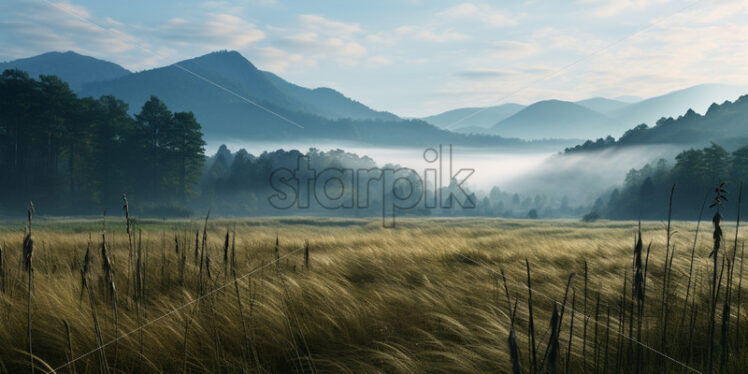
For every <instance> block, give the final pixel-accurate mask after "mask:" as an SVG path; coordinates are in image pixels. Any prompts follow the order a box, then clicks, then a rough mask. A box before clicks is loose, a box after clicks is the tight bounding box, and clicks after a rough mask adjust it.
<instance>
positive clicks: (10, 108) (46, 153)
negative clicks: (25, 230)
mask: <svg viewBox="0 0 748 374" xmlns="http://www.w3.org/2000/svg"><path fill="white" fill-rule="evenodd" d="M128 110H129V108H128V106H127V104H125V103H124V102H123V101H121V100H118V99H116V98H114V97H112V96H102V97H101V98H99V99H94V98H90V97H87V98H79V97H77V96H76V94H75V93H74V92H73V91H72V90H71V89H70V87H69V86H68V84H67V83H65V82H63V81H62V80H60V79H59V78H57V77H55V76H40V78H39V79H38V80H35V79H32V78H30V77H29V76H28V74H26V73H25V72H22V71H20V70H6V71H4V72H3V73H2V75H0V173H2V176H3V178H2V180H3V181H4V183H2V184H0V209H2V213H0V214H12V213H11V212H14V211H15V212H22V211H23V210H24V209H25V208H24V207H25V206H27V205H28V202H29V201H34V203H35V204H36V206H37V207H38V209H40V212H42V213H43V214H101V213H102V211H101V210H100V209H107V208H109V209H114V210H115V211H118V210H119V209H120V208H121V205H122V204H121V201H122V194H123V193H126V194H127V195H128V196H129V197H130V198H131V200H134V201H138V202H139V204H138V205H140V206H141V208H140V209H143V211H142V212H143V213H147V212H148V209H151V210H164V209H169V207H177V208H178V207H180V206H181V204H184V203H185V202H186V201H187V200H188V199H190V198H191V197H192V196H193V195H194V193H195V190H194V187H195V186H196V185H197V182H198V181H199V178H200V174H201V171H202V168H203V164H204V161H205V155H204V153H205V151H204V146H205V141H204V140H203V134H202V132H201V127H200V124H199V123H198V122H197V120H196V119H195V116H194V115H193V114H192V113H190V112H174V113H172V112H171V111H169V109H168V108H167V107H166V105H165V104H164V103H163V102H161V101H160V100H159V99H158V98H156V97H151V99H150V100H149V101H148V102H146V103H145V105H143V108H142V109H141V110H140V112H139V113H138V114H136V115H135V116H134V117H133V116H131V115H129V114H128Z"/></svg>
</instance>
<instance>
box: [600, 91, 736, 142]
mask: <svg viewBox="0 0 748 374" xmlns="http://www.w3.org/2000/svg"><path fill="white" fill-rule="evenodd" d="M746 92H748V88H746V87H740V86H731V85H724V84H701V85H698V86H693V87H689V88H686V89H682V90H678V91H673V92H670V93H667V94H665V95H661V96H656V97H652V98H649V99H646V100H642V101H639V102H636V103H633V104H630V105H627V106H624V107H622V108H619V109H616V110H613V111H611V112H609V113H607V114H608V115H609V116H610V117H611V118H614V119H616V120H617V121H618V122H619V123H620V124H621V126H622V127H621V128H620V129H619V131H618V133H613V134H612V135H614V136H618V135H620V134H622V133H623V132H624V131H625V130H627V129H630V128H632V127H634V126H636V125H639V124H642V123H649V124H652V123H655V121H657V120H658V119H660V118H662V117H672V116H677V115H679V114H681V113H685V112H686V111H688V110H689V109H692V110H694V111H695V112H697V113H704V112H705V111H706V110H707V108H709V106H710V105H711V104H712V103H715V102H716V103H721V102H723V101H725V100H735V99H736V98H738V97H739V96H740V95H743V94H745V93H746Z"/></svg>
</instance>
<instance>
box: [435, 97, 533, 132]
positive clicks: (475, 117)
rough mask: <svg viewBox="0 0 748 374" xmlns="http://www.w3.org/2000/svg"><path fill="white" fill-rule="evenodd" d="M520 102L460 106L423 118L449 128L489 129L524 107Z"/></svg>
mask: <svg viewBox="0 0 748 374" xmlns="http://www.w3.org/2000/svg"><path fill="white" fill-rule="evenodd" d="M524 107H525V106H524V105H520V104H513V103H508V104H502V105H497V106H492V107H487V108H460V109H454V110H450V111H446V112H444V113H440V114H435V115H433V116H428V117H424V118H422V120H424V121H426V122H428V123H431V124H434V125H436V126H438V127H441V128H443V129H447V130H457V131H460V130H459V129H462V128H474V127H475V128H484V129H488V128H490V127H491V126H493V125H495V124H496V122H499V121H501V120H503V119H505V118H508V117H509V116H511V115H513V114H515V113H517V112H519V111H520V110H522V108H524Z"/></svg>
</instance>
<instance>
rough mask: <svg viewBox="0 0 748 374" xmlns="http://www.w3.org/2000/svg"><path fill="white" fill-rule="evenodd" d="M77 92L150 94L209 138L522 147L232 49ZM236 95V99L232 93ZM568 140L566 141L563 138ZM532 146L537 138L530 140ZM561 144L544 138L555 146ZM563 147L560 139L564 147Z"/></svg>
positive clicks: (137, 103)
mask: <svg viewBox="0 0 748 374" xmlns="http://www.w3.org/2000/svg"><path fill="white" fill-rule="evenodd" d="M82 94H83V95H88V96H93V97H99V96H102V95H113V96H115V97H117V98H120V99H122V100H124V101H125V102H127V103H128V104H129V105H130V112H132V113H137V112H139V111H140V108H141V106H142V105H143V103H144V102H145V101H146V100H148V99H149V98H150V96H152V95H153V96H157V97H159V98H160V99H161V100H162V101H163V102H164V103H166V105H167V106H168V107H169V108H170V109H171V110H173V111H191V112H193V113H194V114H195V117H196V118H197V120H198V121H199V122H200V123H201V124H202V126H203V131H204V133H205V136H206V138H207V139H208V140H209V141H216V142H218V141H247V140H253V141H262V140H284V141H287V140H304V141H325V140H335V141H340V140H347V141H356V142H363V143H368V144H386V145H390V146H405V145H408V146H425V145H433V144H461V145H476V146H497V145H503V146H525V145H527V144H528V143H526V142H523V141H520V140H518V139H504V138H500V137H496V136H476V135H466V134H455V133H452V132H449V131H446V130H443V129H439V128H437V127H435V126H433V125H431V124H429V123H426V122H424V121H420V120H403V119H400V118H398V117H396V116H394V115H393V114H391V113H387V112H377V111H374V110H372V109H370V108H368V107H366V106H364V105H363V104H361V103H358V102H356V101H353V100H351V99H348V98H346V97H345V96H343V95H342V94H340V93H338V92H336V91H334V90H331V89H326V88H323V89H314V90H310V89H307V88H303V87H300V86H297V85H294V84H292V83H289V82H286V81H285V80H283V79H281V78H280V77H278V76H276V75H273V74H270V73H267V72H264V71H261V70H259V69H257V68H256V67H255V66H254V65H252V63H251V62H250V61H248V60H247V59H245V58H244V57H243V56H242V55H240V54H239V53H237V52H229V51H222V52H214V53H210V54H207V55H204V56H200V57H196V58H193V59H190V60H186V61H181V62H179V63H176V64H173V65H169V66H164V67H160V68H156V69H151V70H146V71H141V72H137V73H133V74H129V75H127V76H123V77H119V78H116V79H112V80H108V81H101V82H92V83H89V84H86V85H85V86H84V87H83V89H82ZM237 95H240V96H237ZM566 143H568V142H566ZM535 144H539V143H535ZM562 144H564V142H545V143H543V145H545V146H549V145H553V146H554V147H555V146H559V145H562ZM565 145H567V146H568V144H565Z"/></svg>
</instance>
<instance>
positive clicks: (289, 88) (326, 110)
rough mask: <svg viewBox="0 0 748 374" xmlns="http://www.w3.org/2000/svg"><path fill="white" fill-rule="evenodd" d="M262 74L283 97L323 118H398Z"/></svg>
mask: <svg viewBox="0 0 748 374" xmlns="http://www.w3.org/2000/svg"><path fill="white" fill-rule="evenodd" d="M264 73H265V75H266V76H267V77H268V79H269V80H270V82H271V83H273V85H275V87H276V88H277V89H279V90H280V91H281V92H283V93H284V94H285V95H287V96H288V97H291V98H293V99H295V100H297V101H298V102H301V103H304V105H305V107H306V108H307V110H308V111H310V112H312V113H315V114H319V115H322V116H323V117H327V118H331V119H338V118H354V119H388V120H393V119H397V118H398V117H397V116H396V115H394V114H392V113H389V112H379V111H375V110H372V109H371V108H369V107H367V106H366V105H364V104H361V103H360V102H358V101H355V100H353V99H350V98H348V97H345V96H344V95H343V94H341V93H340V92H338V91H335V90H333V89H331V88H327V87H320V88H315V89H309V88H306V87H301V86H297V85H295V84H293V83H290V82H288V81H286V80H284V79H283V78H281V77H279V76H277V75H275V74H273V73H270V72H264Z"/></svg>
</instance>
